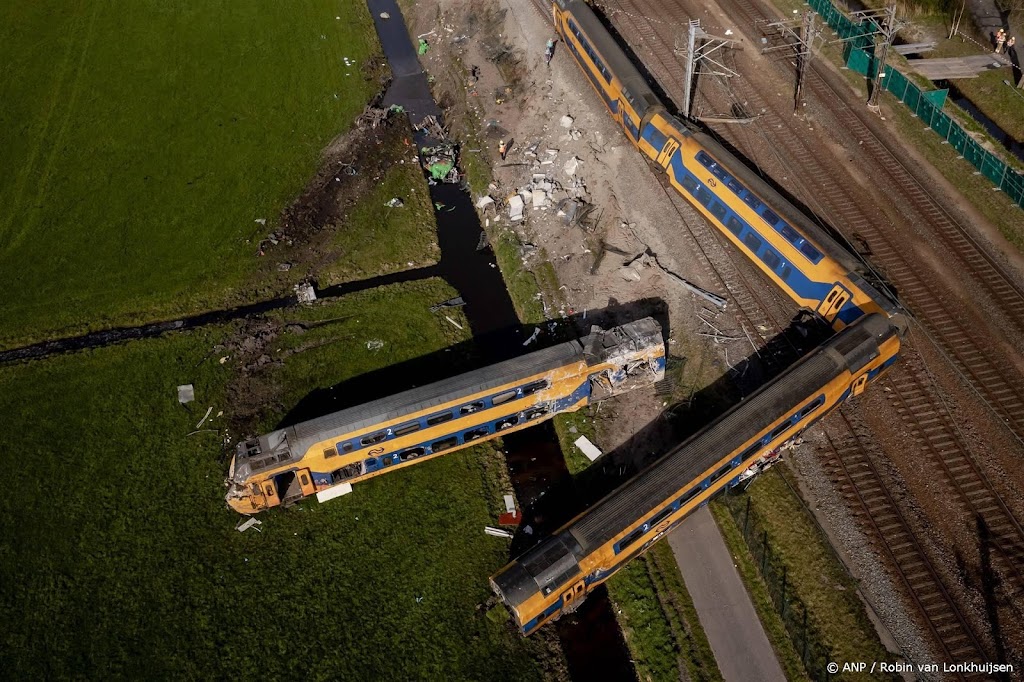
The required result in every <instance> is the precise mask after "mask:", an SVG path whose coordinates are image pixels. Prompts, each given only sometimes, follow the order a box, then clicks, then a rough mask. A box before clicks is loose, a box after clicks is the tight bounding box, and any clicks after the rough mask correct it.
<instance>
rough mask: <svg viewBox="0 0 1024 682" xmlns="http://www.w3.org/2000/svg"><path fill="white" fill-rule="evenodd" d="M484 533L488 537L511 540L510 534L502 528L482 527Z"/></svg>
mask: <svg viewBox="0 0 1024 682" xmlns="http://www.w3.org/2000/svg"><path fill="white" fill-rule="evenodd" d="M484 532H485V533H487V534H488V535H493V536H494V537H496V538H511V537H512V533H511V532H509V531H507V530H505V529H504V528H495V527H494V526H484Z"/></svg>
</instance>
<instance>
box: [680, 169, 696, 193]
mask: <svg viewBox="0 0 1024 682" xmlns="http://www.w3.org/2000/svg"><path fill="white" fill-rule="evenodd" d="M679 184H680V185H682V186H683V189H685V190H686V191H687V192H689V193H690V194H696V193H697V189H698V188H699V187H700V183H699V182H697V181H696V180H695V179H694V178H693V177H692V176H691V175H689V174H687V175H684V176H683V177H682V178H680V179H679Z"/></svg>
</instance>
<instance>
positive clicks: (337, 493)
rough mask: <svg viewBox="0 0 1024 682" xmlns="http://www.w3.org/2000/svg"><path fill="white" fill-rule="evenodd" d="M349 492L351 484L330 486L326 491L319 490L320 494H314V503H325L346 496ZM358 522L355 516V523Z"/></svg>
mask: <svg viewBox="0 0 1024 682" xmlns="http://www.w3.org/2000/svg"><path fill="white" fill-rule="evenodd" d="M350 492H352V484H351V483H339V484H338V485H336V486H332V487H330V488H328V489H327V490H321V491H320V492H318V493H317V494H316V501H317V502H320V503H323V502H327V501H329V500H333V499H334V498H336V497H341V496H342V495H348V494H349V493H350ZM358 520H359V517H358V516H357V517H356V521H358Z"/></svg>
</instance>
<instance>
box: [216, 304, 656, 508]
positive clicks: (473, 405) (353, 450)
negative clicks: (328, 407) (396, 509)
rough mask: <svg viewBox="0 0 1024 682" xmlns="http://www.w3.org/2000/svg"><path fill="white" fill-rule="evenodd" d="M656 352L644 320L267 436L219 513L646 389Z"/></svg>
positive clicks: (324, 488) (249, 443) (246, 458)
mask: <svg viewBox="0 0 1024 682" xmlns="http://www.w3.org/2000/svg"><path fill="white" fill-rule="evenodd" d="M664 375H665V344H664V341H663V339H662V333H661V326H660V325H659V324H658V322H657V321H656V320H654V319H653V318H645V319H642V320H637V321H635V322H631V323H629V324H625V325H622V326H620V327H615V328H613V329H610V330H607V331H603V330H601V329H600V328H598V327H594V328H592V330H591V333H590V334H589V335H588V336H586V337H584V338H582V339H579V340H576V341H569V342H566V343H561V344H559V345H557V346H553V347H551V348H546V349H543V350H539V351H535V352H533V353H529V354H527V355H524V356H522V357H519V358H514V359H512V360H506V361H504V362H500V363H497V364H495V365H491V366H489V367H484V368H482V369H478V370H475V371H472V372H467V373H465V374H461V375H458V376H455V377H451V378H449V379H445V380H443V381H439V382H435V383H433V384H429V385H427V386H421V387H419V388H414V389H411V390H408V391H404V392H402V393H398V394H396V395H393V396H390V397H387V398H382V399H380V400H374V401H372V402H368V403H365V404H363V405H359V406H356V407H352V408H349V409H346V410H341V411H340V412H335V413H333V414H329V415H326V416H324V417H319V418H317V419H312V420H310V421H306V422H302V423H300V424H296V425H294V426H289V427H287V428H284V429H279V430H277V431H273V432H271V433H268V434H266V435H263V436H260V437H258V438H254V439H251V440H246V441H243V442H241V443H239V444H238V446H237V449H236V452H235V456H234V457H233V459H232V460H231V467H230V471H229V474H228V492H227V495H226V500H227V503H228V505H229V506H230V507H231V508H232V509H234V510H236V511H238V512H241V513H243V514H254V513H256V512H259V511H262V510H264V509H268V508H270V507H276V506H279V505H284V506H288V505H290V504H294V503H295V502H297V501H298V500H301V499H302V498H304V497H308V496H310V495H316V496H317V499H319V500H320V501H322V502H323V501H327V500H329V499H331V498H333V497H336V496H338V495H340V494H343V493H344V492H345V491H346V490H347V489H348V488H347V485H350V484H352V483H355V482H357V481H363V480H366V479H368V478H372V477H374V476H379V475H381V474H384V473H387V472H390V471H395V470H397V469H401V468H404V467H407V466H411V465H413V464H416V463H418V462H422V461H425V460H428V459H431V458H433V457H437V456H439V455H441V454H445V453H448V452H454V451H455V450H459V449H461V448H464V447H466V446H468V445H471V444H473V443H474V442H476V441H483V440H488V439H491V438H495V437H497V436H499V435H501V434H503V433H508V432H511V431H517V430H519V429H524V428H527V427H529V426H532V425H534V424H537V423H539V422H541V421H544V420H545V419H550V418H551V417H552V416H554V415H556V414H558V413H560V412H571V411H574V410H578V409H580V408H581V407H584V406H586V405H588V404H590V403H591V402H593V401H597V400H603V399H605V398H608V397H611V396H614V395H619V394H620V393H624V392H626V391H629V390H632V389H634V388H637V387H640V386H647V385H651V384H653V383H656V382H658V381H660V380H661V379H663V378H664Z"/></svg>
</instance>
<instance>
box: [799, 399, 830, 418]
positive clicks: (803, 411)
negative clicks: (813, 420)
mask: <svg viewBox="0 0 1024 682" xmlns="http://www.w3.org/2000/svg"><path fill="white" fill-rule="evenodd" d="M824 404H825V396H823V395H819V396H818V397H817V398H815V399H814V401H813V402H812V403H810V404H808V405H804V406H803V407H801V408H800V411H799V412H797V419H803V418H804V417H806V416H807V415H809V414H810V413H811V412H814V411H815V410H816V409H818V408H819V407H821V406H822V405H824Z"/></svg>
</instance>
